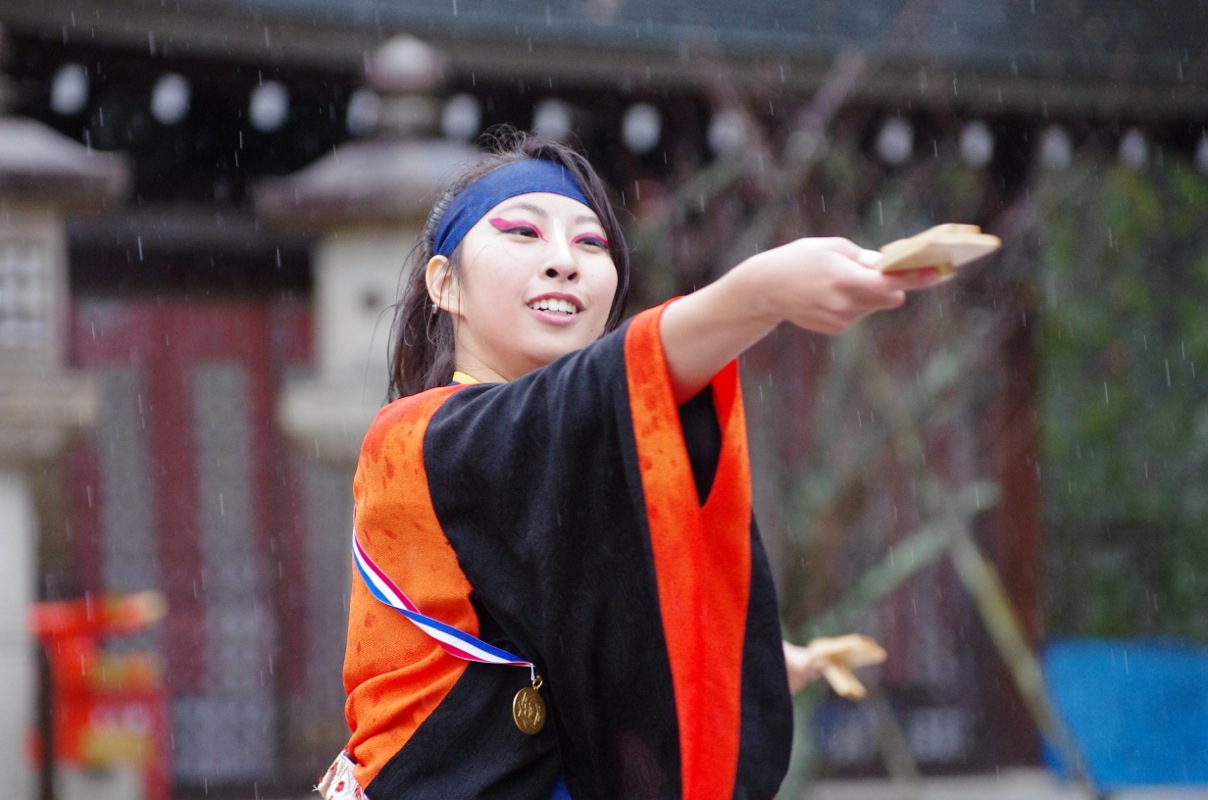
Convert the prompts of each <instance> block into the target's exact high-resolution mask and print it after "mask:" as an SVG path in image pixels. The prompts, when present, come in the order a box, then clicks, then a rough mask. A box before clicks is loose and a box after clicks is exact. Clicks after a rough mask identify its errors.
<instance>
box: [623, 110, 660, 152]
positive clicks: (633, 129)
mask: <svg viewBox="0 0 1208 800" xmlns="http://www.w3.org/2000/svg"><path fill="white" fill-rule="evenodd" d="M662 124H663V123H662V119H661V118H660V117H659V112H658V109H657V108H655V107H654V106H652V105H651V104H650V103H637V104H635V105H632V106H630V107H629V108H628V109H626V111H625V116H624V117H623V118H622V119H621V139H622V140H623V141H624V142H625V146H626V147H628V148H629V149H630V150H631V151H633V152H635V153H649V152H650V151H651V150H653V149H654V148H655V146H656V145H657V144H658V143H659V137H660V136H661V135H662Z"/></svg>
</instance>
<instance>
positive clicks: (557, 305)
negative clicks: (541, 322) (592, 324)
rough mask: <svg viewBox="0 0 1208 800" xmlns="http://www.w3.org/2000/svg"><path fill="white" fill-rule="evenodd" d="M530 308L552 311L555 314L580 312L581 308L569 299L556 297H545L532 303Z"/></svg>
mask: <svg viewBox="0 0 1208 800" xmlns="http://www.w3.org/2000/svg"><path fill="white" fill-rule="evenodd" d="M529 308H532V309H534V310H536V311H552V312H554V313H555V314H578V313H579V309H578V308H576V307H575V304H574V303H572V302H570V301H569V300H556V299H554V298H545V299H543V300H538V301H537V302H535V303H531V304H530V305H529Z"/></svg>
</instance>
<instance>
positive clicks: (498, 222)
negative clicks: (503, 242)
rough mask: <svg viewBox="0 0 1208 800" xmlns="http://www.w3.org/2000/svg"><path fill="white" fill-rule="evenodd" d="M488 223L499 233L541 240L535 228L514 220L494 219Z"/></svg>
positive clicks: (539, 233) (539, 232)
mask: <svg viewBox="0 0 1208 800" xmlns="http://www.w3.org/2000/svg"><path fill="white" fill-rule="evenodd" d="M489 221H490V223H491V226H492V227H493V228H495V230H497V231H499V232H500V233H507V234H512V235H515V236H526V237H528V238H530V239H540V238H541V231H539V230H537V228H535V227H534V226H532V225H530V224H528V223H527V222H517V221H515V220H510V219H502V218H500V217H496V218H495V219H492V220H489Z"/></svg>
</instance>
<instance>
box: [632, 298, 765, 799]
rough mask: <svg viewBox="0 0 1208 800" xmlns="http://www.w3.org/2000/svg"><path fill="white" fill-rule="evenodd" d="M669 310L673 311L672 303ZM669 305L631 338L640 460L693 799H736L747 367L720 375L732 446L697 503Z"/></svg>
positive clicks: (720, 402)
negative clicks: (667, 338) (668, 338)
mask: <svg viewBox="0 0 1208 800" xmlns="http://www.w3.org/2000/svg"><path fill="white" fill-rule="evenodd" d="M663 308H665V306H663ZM660 314H661V308H660V309H655V310H653V311H651V312H646V313H644V314H641V315H639V316H638V317H637V318H636V319H635V320H634V321H633V323H632V324H631V325H630V327H629V330H628V332H627V336H626V340H625V362H626V376H627V381H628V385H629V393H630V403H631V406H632V414H633V427H634V435H635V439H636V443H637V450H638V462H639V464H638V466H639V471H640V474H641V481H642V489H643V492H644V494H645V499H646V513H647V518H648V522H649V527H650V538H651V545H652V549H653V552H654V564H655V573H656V577H657V582H658V597H659V606H660V609H661V612H662V619H663V628H664V633H665V636H666V640H667V650H668V654H669V657H670V661H671V676H672V684H673V686H674V690H675V703H676V714H677V718H678V721H679V732H680V758H681V772H682V780H683V796H684V797H691V798H693V799H694V800H712V799H713V798H717V800H729V798H730V797H731V796H732V795H733V792H734V783H735V776H736V772H737V766H738V751H739V739H740V729H741V715H742V654H743V647H744V640H745V636H746V630H745V628H746V619H747V601H748V594H749V591H750V567H751V541H750V536H751V490H750V468H749V464H748V457H747V443H746V427H745V421H744V417H743V408H742V396H741V394H740V389H739V382H738V366H737V363H735V362H732V363H730V364H729V365H727V366H726V367H725V368H724V369H723V370H722V371H721V372H719V373H718V375H717V376H715V377H714V379H713V381H712V384H711V385H712V389H713V395H714V404H715V408H716V410H717V415H718V422H719V424H720V427H721V432H722V452H721V457H720V460H719V462H718V467H717V473H716V476H715V478H714V481H713V486H712V489H711V491H710V493H709V496H708V498H707V499H706V501H705V503H704V505H703V506H701V505H700V503H699V501H698V495H697V491H696V486H695V484H694V482H693V478H692V468H691V465H690V463H689V458H688V452H687V449H686V447H685V444H684V437H683V432H682V430H681V428H680V421H679V415H678V411H677V407H676V405H675V400H674V396H673V394H672V390H671V382H670V378H669V375H668V372H667V363H666V357H665V355H664V353H663V348H662V340H661V337H660V334H659V319H660Z"/></svg>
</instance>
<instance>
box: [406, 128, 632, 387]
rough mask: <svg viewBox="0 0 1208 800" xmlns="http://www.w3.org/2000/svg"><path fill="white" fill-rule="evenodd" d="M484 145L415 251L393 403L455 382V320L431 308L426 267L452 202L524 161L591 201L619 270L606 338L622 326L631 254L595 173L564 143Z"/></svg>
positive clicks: (526, 137)
mask: <svg viewBox="0 0 1208 800" xmlns="http://www.w3.org/2000/svg"><path fill="white" fill-rule="evenodd" d="M485 144H486V145H487V146H488V148H489V151H488V152H487V153H486V154H485V155H484V156H483V157H482V158H481V159H478V160H476V161H474V162H473V163H472V164H470V165H469V166H467V167H466V168H465V169H464V170H463V171H462V172H461V174H460V175H458V176H457V177H456V178H454V179H453V180H452V181H451V182H450V183H449V185H448V186H447V187H446V188H445V190H444V192H443V193H442V194H441V196H440V199H438V200H437V201H436V204H435V205H434V206H433V207H432V212H431V213H430V214H428V221H427V222H426V223H425V224H424V230H423V233H422V234H421V235H420V239H419V242H417V243H416V245H415V249H414V250H412V253H411V272H410V274H409V275H408V276H407V280H406V284H405V285H404V286H403V291H402V298H401V299H400V300H399V302H398V303H396V304H395V306H394V324H393V326H392V327H391V337H390V338H391V347H390V386H389V389H388V393H387V399H389V400H395V399H398V398H399V397H406V396H407V395H411V394H415V393H417V392H422V391H424V390H425V389H431V388H432V387H434V386H443V385H444V384H446V383H448V382H449V380H450V379H451V378H452V377H453V366H454V364H453V359H454V336H453V319H452V317H451V316H450V315H449V314H448V313H447V312H445V311H442V310H439V309H434V308H433V304H432V301H431V299H430V298H429V297H428V286H427V284H426V282H425V265H426V264H427V263H428V261H429V260H430V259H431V258H432V248H433V239H434V238H435V236H436V228H437V225H439V224H440V218H441V217H442V216H443V215H444V213H445V210H446V209H447V208H448V207H449V204H450V203H451V202H452V201H453V198H455V197H456V196H457V195H458V194H459V193H460V192H461V191H462V190H463V189H465V188H466V187H467V186H469V185H470V184H471V183H473V182H474V181H476V180H478V179H479V178H481V177H482V176H483V175H486V174H487V173H488V172H491V171H493V170H496V169H498V168H499V167H502V166H503V165H504V164H508V163H511V162H513V161H520V160H522V159H526V158H537V159H544V160H546V161H553V162H554V163H556V164H561V165H562V166H563V167H565V168H566V169H567V170H569V171H570V174H571V175H573V176H574V177H575V179H576V180H577V181H578V182H579V186H581V187H582V188H583V193H584V194H585V195H587V200H588V205H589V206H590V207H591V210H592V211H594V212H596V216H597V217H599V218H600V223H601V224H602V225H603V227H604V234H605V236H607V237H608V252H609V255H611V256H612V263H613V264H615V265H616V268H617V292H616V295H614V296H613V299H612V307H611V309H610V310H609V313H608V321H607V322H606V323H605V327H604V330H605V332H608V331H611V330H613V329H615V328H616V327H617V325H619V324H620V322H621V314H622V313H623V312H624V309H625V299H626V297H627V296H628V294H629V250H628V248H627V247H626V245H625V236H624V233H623V231H622V229H621V225H620V223H619V222H618V221H617V217H616V213H615V212H614V211H613V208H612V204H611V203H610V202H609V199H608V191H607V189H606V188H605V186H604V183H603V181H601V180H600V176H599V175H597V174H596V171H595V169H593V168H592V166H591V164H589V163H588V162H587V159H585V158H584V157H583V156H581V155H579V154H578V153H577V152H575V151H574V150H572V149H571V148H570V147H568V146H567V145H565V144H562V143H561V142H558V141H555V140H553V139H545V138H542V137H539V136H534V135H531V134H525V133H522V132H519V131H515V130H512V129H504V130H500V131H496V132H494V133H492V134H490V135H489V137H488V139H487V141H486V142H485ZM460 253H461V247H460V246H458V248H457V249H456V250H454V251H453V254H452V255H451V256H450V257H449V261H450V267H451V268H452V270H453V273H454V274H455V275H456V274H458V271H459V257H460Z"/></svg>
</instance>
